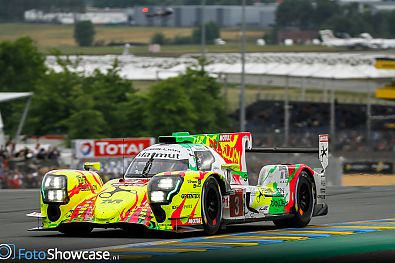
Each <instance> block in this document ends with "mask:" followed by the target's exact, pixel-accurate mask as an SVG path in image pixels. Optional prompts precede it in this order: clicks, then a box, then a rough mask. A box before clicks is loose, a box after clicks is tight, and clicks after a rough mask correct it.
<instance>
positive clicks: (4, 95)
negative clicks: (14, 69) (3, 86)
mask: <svg viewBox="0 0 395 263" xmlns="http://www.w3.org/2000/svg"><path fill="white" fill-rule="evenodd" d="M32 95H33V92H0V103H2V102H7V101H11V100H16V99H21V98H29V99H28V100H27V102H26V106H25V109H24V111H23V114H22V118H21V120H20V121H19V126H18V130H17V132H16V135H15V138H16V140H18V138H19V135H20V134H21V132H22V128H23V125H24V123H25V120H26V116H27V112H28V111H29V107H30V102H31V96H32ZM3 128H4V123H3V119H2V117H1V113H0V145H4V132H3Z"/></svg>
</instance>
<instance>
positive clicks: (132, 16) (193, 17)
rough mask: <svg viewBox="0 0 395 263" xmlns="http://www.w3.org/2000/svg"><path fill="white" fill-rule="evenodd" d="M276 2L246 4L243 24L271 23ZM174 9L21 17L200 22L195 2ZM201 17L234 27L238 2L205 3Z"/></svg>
mask: <svg viewBox="0 0 395 263" xmlns="http://www.w3.org/2000/svg"><path fill="white" fill-rule="evenodd" d="M277 6H278V5H277V4H261V5H254V6H247V7H246V18H247V21H246V24H247V26H249V27H256V28H267V27H271V26H273V25H274V23H275V18H276V10H277ZM166 7H169V8H172V9H173V10H174V13H173V14H172V15H169V16H163V17H147V16H146V15H145V13H144V12H143V9H147V8H148V9H149V10H150V11H153V12H155V11H158V10H160V9H161V8H164V7H161V6H136V7H134V8H127V9H109V8H105V9H98V8H94V9H92V8H88V9H87V11H86V13H61V12H56V13H45V12H43V11H41V10H34V9H33V10H28V11H26V12H25V14H24V17H25V21H26V22H30V23H60V24H74V22H75V21H81V20H90V21H92V23H94V24H129V25H136V26H164V27H194V26H197V25H200V24H201V17H202V9H201V6H199V5H196V6H193V5H179V6H166ZM204 10H205V13H204V17H205V21H207V22H209V21H212V22H214V23H216V24H217V25H219V26H220V27H238V26H240V24H241V7H240V6H223V5H207V6H205V9H204Z"/></svg>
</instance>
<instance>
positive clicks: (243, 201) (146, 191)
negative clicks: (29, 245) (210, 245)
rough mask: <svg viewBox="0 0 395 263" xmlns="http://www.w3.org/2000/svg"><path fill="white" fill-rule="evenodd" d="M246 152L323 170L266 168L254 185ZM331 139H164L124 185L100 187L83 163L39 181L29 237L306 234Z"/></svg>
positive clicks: (320, 206)
mask: <svg viewBox="0 0 395 263" xmlns="http://www.w3.org/2000/svg"><path fill="white" fill-rule="evenodd" d="M246 152H255V153H289V152H299V153H319V159H320V161H321V165H322V168H320V169H318V170H313V169H312V168H310V167H309V166H307V165H306V164H271V165H265V166H263V167H262V169H261V170H260V172H259V175H258V181H257V183H256V184H254V185H251V184H249V180H248V172H247V165H246ZM327 166H328V135H327V134H323V135H319V148H252V137H251V133H249V132H239V133H220V134H199V135H190V134H189V133H188V132H177V133H173V134H172V136H160V137H159V138H158V144H155V145H152V146H150V147H148V148H146V149H144V150H142V151H141V152H140V153H139V154H138V155H137V156H136V157H135V158H134V159H133V161H131V163H130V165H129V166H128V168H127V170H126V172H125V174H124V176H123V178H120V179H114V180H111V181H109V182H107V183H105V184H103V183H102V180H101V178H100V176H99V175H98V174H97V173H96V172H95V171H93V170H100V163H85V165H84V169H85V170H84V171H80V170H54V171H50V172H48V173H47V174H46V175H45V176H44V178H43V181H42V187H41V197H40V201H41V211H40V212H33V213H31V214H29V215H28V216H33V217H38V218H40V219H41V221H42V224H41V226H38V227H37V228H33V229H31V230H55V231H60V232H63V233H66V234H78V235H82V234H88V233H89V232H90V231H92V229H93V228H97V227H102V228H112V227H113V228H125V229H128V228H129V229H130V226H133V225H144V226H146V227H147V228H149V229H155V230H164V231H173V232H183V231H192V230H204V231H205V232H206V233H207V234H215V233H217V232H218V230H219V229H220V228H221V226H226V225H228V224H234V223H247V222H254V221H263V220H266V221H267V220H270V221H273V222H274V224H275V225H277V226H279V227H304V226H306V225H307V224H308V223H309V222H310V219H311V218H312V216H321V215H326V214H327V212H328V206H327V204H326V203H325V169H326V168H327Z"/></svg>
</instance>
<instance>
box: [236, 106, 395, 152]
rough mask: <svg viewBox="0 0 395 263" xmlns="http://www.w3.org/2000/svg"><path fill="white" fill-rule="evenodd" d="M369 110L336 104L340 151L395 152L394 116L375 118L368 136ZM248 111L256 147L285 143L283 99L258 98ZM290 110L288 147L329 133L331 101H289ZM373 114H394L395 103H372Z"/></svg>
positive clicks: (310, 142) (314, 141)
mask: <svg viewBox="0 0 395 263" xmlns="http://www.w3.org/2000/svg"><path fill="white" fill-rule="evenodd" d="M366 110H367V107H366V105H362V104H338V103H336V105H335V126H336V138H335V147H336V150H337V151H370V150H373V151H395V118H394V119H386V120H372V121H371V137H370V139H369V138H368V136H367V133H368V132H367V114H366ZM246 113H247V130H248V131H251V132H252V133H253V135H254V145H255V146H266V147H271V146H283V145H284V102H282V101H262V100H261V101H257V102H255V103H254V104H252V105H250V106H249V107H248V108H247V111H246ZM289 113H290V128H289V144H288V145H287V146H291V147H292V146H307V147H308V146H317V144H318V141H317V135H318V134H320V133H329V132H330V104H329V103H316V102H315V103H309V102H290V110H289ZM371 115H372V116H395V106H387V105H386V106H384V105H372V106H371ZM237 116H238V113H236V115H235V117H237Z"/></svg>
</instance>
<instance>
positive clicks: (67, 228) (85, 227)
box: [59, 223, 93, 237]
mask: <svg viewBox="0 0 395 263" xmlns="http://www.w3.org/2000/svg"><path fill="white" fill-rule="evenodd" d="M92 230H93V227H92V226H91V225H90V224H86V223H78V224H73V223H70V224H64V225H61V226H60V227H59V232H61V233H63V234H65V235H66V236H73V237H84V236H87V235H89V234H90V232H92Z"/></svg>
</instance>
